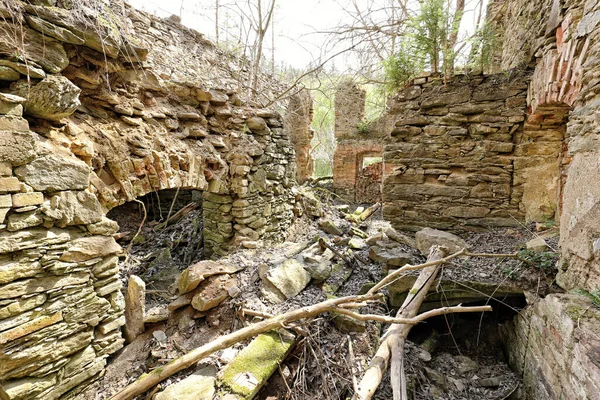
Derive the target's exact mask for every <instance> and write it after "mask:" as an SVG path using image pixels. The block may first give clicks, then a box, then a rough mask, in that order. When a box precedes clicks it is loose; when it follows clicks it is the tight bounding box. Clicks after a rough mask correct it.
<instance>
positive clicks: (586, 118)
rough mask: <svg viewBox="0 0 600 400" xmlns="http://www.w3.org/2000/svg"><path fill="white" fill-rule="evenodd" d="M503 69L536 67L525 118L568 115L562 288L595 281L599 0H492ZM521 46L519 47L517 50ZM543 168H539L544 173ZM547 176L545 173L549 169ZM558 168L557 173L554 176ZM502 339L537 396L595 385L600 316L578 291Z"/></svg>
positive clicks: (523, 317) (553, 119) (538, 310)
mask: <svg viewBox="0 0 600 400" xmlns="http://www.w3.org/2000/svg"><path fill="white" fill-rule="evenodd" d="M492 7H493V8H494V10H497V11H498V12H497V14H496V16H495V21H497V23H498V26H500V28H501V31H503V32H510V37H508V36H507V35H505V36H504V40H502V42H503V43H504V46H503V50H502V57H501V58H500V64H501V66H503V67H509V66H514V65H518V64H522V65H530V66H532V67H534V68H535V69H534V72H533V76H532V81H531V84H530V87H529V94H528V106H530V108H531V117H530V124H531V125H537V126H541V127H544V125H545V124H547V123H548V122H550V124H557V123H559V121H560V120H563V121H566V129H565V136H566V140H565V142H564V144H563V156H562V159H561V162H560V164H561V165H560V168H559V170H558V171H557V170H554V171H553V172H551V173H552V174H554V175H555V176H556V179H557V180H558V181H559V182H561V184H559V189H560V200H561V202H560V204H559V207H558V211H559V212H558V214H559V216H560V252H561V256H562V259H561V262H560V264H559V274H558V276H557V282H558V284H559V285H560V286H562V287H563V288H564V289H565V290H567V291H570V290H573V289H576V288H580V289H583V290H587V291H594V290H597V289H598V287H599V285H600V259H599V258H598V257H599V252H598V249H599V248H600V246H598V243H600V240H599V239H598V236H599V235H598V232H599V231H598V226H600V213H599V212H598V209H599V206H598V205H599V204H600V190H599V188H600V185H598V179H597V174H598V166H599V164H598V160H599V159H600V147H599V146H598V143H599V141H598V123H597V114H598V110H599V107H600V103H599V102H598V97H599V94H600V92H599V87H600V86H599V84H598V83H599V82H600V81H599V78H598V77H599V76H600V44H599V43H600V41H599V40H600V26H599V22H600V4H599V3H598V2H597V1H581V0H564V1H560V0H536V1H520V0H510V1H495V2H494V3H493V6H492ZM519 49H520V50H519ZM540 172H541V169H540ZM546 172H547V173H550V172H549V171H548V170H546ZM557 172H558V174H557ZM509 328H514V331H513V330H511V329H507V331H506V333H505V335H506V336H507V338H508V340H507V343H508V344H509V346H508V351H509V361H510V362H511V365H512V366H513V367H514V368H517V369H519V370H521V371H522V372H523V374H524V381H525V386H526V389H527V392H528V394H529V396H530V397H531V398H536V399H561V398H568V399H571V398H572V399H592V398H596V397H597V396H598V393H599V391H600V389H599V388H598V384H597V383H598V381H599V377H600V362H599V359H598V356H597V355H598V353H599V351H600V350H599V342H600V338H599V337H598V329H599V328H598V313H597V312H596V309H595V307H594V306H592V305H591V304H589V302H586V301H585V300H584V298H582V297H581V296H571V295H551V296H548V297H546V298H544V299H540V300H539V301H538V302H536V304H534V305H532V306H530V307H529V308H528V309H526V310H525V311H523V312H521V314H520V315H519V317H518V318H517V319H516V320H515V324H514V326H513V327H509Z"/></svg>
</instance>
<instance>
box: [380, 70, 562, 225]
mask: <svg viewBox="0 0 600 400" xmlns="http://www.w3.org/2000/svg"><path fill="white" fill-rule="evenodd" d="M529 79H530V78H529V74H528V73H524V72H519V71H512V72H511V73H507V74H496V75H484V76H481V75H476V76H455V77H453V78H452V79H450V80H448V81H447V82H444V81H443V80H442V79H440V78H436V77H424V78H421V79H420V80H419V81H420V82H422V83H420V84H416V83H415V84H413V85H412V86H409V87H407V88H406V89H404V90H401V91H400V92H399V93H398V94H397V95H396V97H395V99H394V101H393V103H392V105H391V109H390V113H391V114H392V115H393V116H394V117H395V127H394V129H393V130H392V132H391V138H390V140H388V141H387V144H386V146H385V151H384V162H385V165H386V167H387V168H389V169H391V171H390V172H387V173H386V175H385V177H384V190H383V201H384V208H383V213H384V217H385V218H386V219H388V220H390V221H391V222H392V224H393V225H394V226H395V227H396V228H399V229H407V230H415V229H418V228H419V227H426V226H428V227H434V228H438V229H477V228H485V227H498V226H514V225H517V224H519V223H520V221H522V220H524V219H525V220H528V221H531V220H534V221H542V220H544V219H551V218H553V217H554V216H555V213H556V210H557V206H558V204H559V197H558V193H559V191H558V187H559V179H558V176H559V175H560V174H559V171H560V166H561V158H562V149H563V136H564V133H563V131H564V126H563V125H564V124H563V121H562V119H558V120H556V119H555V118H554V115H552V116H544V117H543V118H542V117H540V118H538V117H537V116H532V115H529V114H528V112H527V107H526V99H527V90H528V82H529Z"/></svg>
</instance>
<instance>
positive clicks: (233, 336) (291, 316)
mask: <svg viewBox="0 0 600 400" xmlns="http://www.w3.org/2000/svg"><path fill="white" fill-rule="evenodd" d="M376 298H381V295H373V294H366V295H359V296H347V297H340V298H337V299H330V300H326V301H323V302H321V303H317V304H315V305H312V306H308V307H303V308H300V309H298V310H293V311H290V312H287V313H284V314H280V315H277V316H275V317H272V318H269V319H266V320H264V321H261V322H257V323H255V324H252V325H249V326H247V327H245V328H242V329H240V330H238V331H235V332H232V333H230V334H228V335H225V336H221V337H219V338H218V339H216V340H213V341H212V342H209V343H207V344H205V345H203V346H200V347H198V348H196V349H194V350H192V351H190V352H189V353H187V354H185V355H183V356H181V357H179V358H176V359H174V360H173V361H171V362H170V363H168V364H167V365H165V366H164V367H162V368H157V369H155V370H153V371H152V372H150V373H149V374H145V375H142V376H141V377H140V378H139V379H138V380H137V381H135V382H134V383H132V384H130V385H129V386H127V387H125V388H124V389H123V390H122V391H120V392H119V393H117V394H115V395H114V396H112V397H111V398H110V399H111V400H129V399H132V398H133V397H135V396H137V395H140V394H142V393H144V392H146V391H148V390H150V389H151V388H153V387H154V386H156V385H157V384H159V383H160V382H162V381H163V380H165V379H166V378H168V377H170V376H171V375H173V374H175V373H177V372H179V371H181V370H183V369H186V368H188V367H190V366H191V365H193V364H194V363H196V362H198V361H200V360H202V359H203V358H205V357H207V356H209V355H211V354H212V353H214V352H216V351H218V350H222V349H226V348H228V347H230V346H231V345H233V344H235V343H237V342H240V341H242V340H245V339H249V338H251V337H254V336H256V335H259V334H261V333H263V332H268V331H272V330H274V329H277V328H280V327H281V326H282V325H284V324H286V323H290V322H294V321H298V320H300V319H304V318H311V317H314V316H316V315H319V314H322V313H325V312H328V311H330V310H332V309H334V308H335V307H337V306H339V305H342V304H344V303H348V302H363V301H368V300H373V299H376Z"/></svg>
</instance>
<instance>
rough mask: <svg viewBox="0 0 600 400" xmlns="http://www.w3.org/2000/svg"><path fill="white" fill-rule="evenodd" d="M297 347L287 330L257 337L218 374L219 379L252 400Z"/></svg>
mask: <svg viewBox="0 0 600 400" xmlns="http://www.w3.org/2000/svg"><path fill="white" fill-rule="evenodd" d="M293 344H294V336H293V335H292V334H291V333H289V332H286V331H282V332H269V333H263V334H260V335H259V336H257V337H256V338H255V339H254V340H253V341H252V342H250V344H249V345H248V346H247V347H246V348H245V349H244V350H242V351H241V352H240V353H239V354H238V355H237V356H236V357H235V358H234V359H233V361H232V362H230V363H229V364H228V365H227V367H225V369H224V370H223V371H222V372H221V373H220V374H219V380H220V381H221V383H222V384H223V385H225V386H226V387H227V388H229V389H230V390H231V391H232V392H233V393H236V394H239V395H241V396H242V397H243V398H244V399H252V398H253V397H254V396H255V395H256V393H258V391H259V390H260V388H261V387H262V386H263V385H264V384H265V383H266V382H267V381H268V379H269V378H270V377H271V375H272V374H273V372H275V370H276V369H277V366H278V365H279V364H280V363H281V361H283V360H284V359H285V356H286V355H287V353H288V352H289V351H290V350H291V348H292V346H293Z"/></svg>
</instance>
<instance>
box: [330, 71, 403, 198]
mask: <svg viewBox="0 0 600 400" xmlns="http://www.w3.org/2000/svg"><path fill="white" fill-rule="evenodd" d="M365 99H366V93H365V91H364V90H363V89H361V88H360V87H359V86H358V85H356V84H355V83H353V82H351V81H344V82H342V83H341V84H340V85H339V87H338V88H337V91H336V95H335V138H336V142H337V146H336V149H335V153H334V156H333V187H334V190H335V191H336V193H339V194H342V195H345V196H347V198H348V199H349V200H351V201H359V202H360V201H363V200H366V198H364V197H362V196H360V195H359V196H358V197H356V196H357V193H356V187H357V180H358V178H359V176H360V175H361V172H362V164H363V158H364V157H381V156H382V154H383V139H384V138H385V137H386V136H387V135H388V134H389V130H390V122H391V118H390V116H389V115H387V114H386V115H384V116H383V117H382V118H380V119H379V120H376V121H372V122H370V123H367V122H366V121H365V120H364V118H365ZM383 169H385V165H384V167H383ZM367 197H370V196H367Z"/></svg>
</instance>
